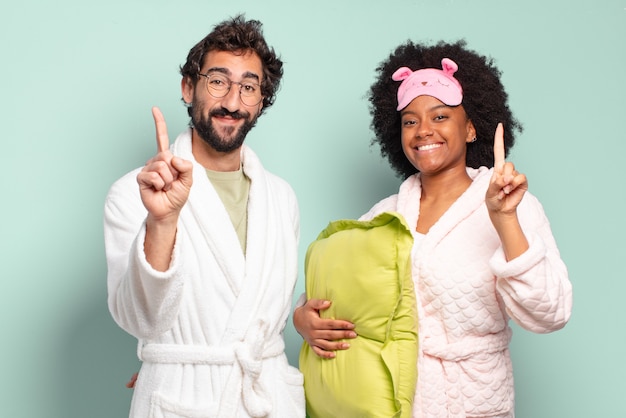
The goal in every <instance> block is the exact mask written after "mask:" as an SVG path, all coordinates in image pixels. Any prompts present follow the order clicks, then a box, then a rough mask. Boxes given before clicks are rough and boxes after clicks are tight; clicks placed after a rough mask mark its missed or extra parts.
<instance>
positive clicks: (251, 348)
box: [138, 333, 285, 418]
mask: <svg viewBox="0 0 626 418" xmlns="http://www.w3.org/2000/svg"><path fill="white" fill-rule="evenodd" d="M255 334H256V335H255ZM262 334H263V333H252V334H250V333H249V334H248V336H247V337H246V339H245V340H244V341H240V342H237V343H234V344H230V345H224V346H200V345H181V344H158V343H151V344H145V345H143V346H141V347H139V349H138V351H139V352H138V355H139V359H140V360H141V361H144V362H147V363H164V364H204V365H232V366H233V369H232V371H231V372H230V375H229V377H228V382H227V383H226V384H225V385H224V392H223V394H222V398H221V401H220V406H219V411H218V414H217V416H218V417H220V418H222V417H223V418H230V417H235V416H236V414H237V405H238V404H239V402H238V399H239V398H243V404H244V405H245V407H246V409H247V411H248V413H249V414H250V416H252V417H264V416H266V415H268V414H269V413H270V411H271V409H272V403H271V401H270V399H271V398H270V395H269V392H268V390H267V389H266V388H265V387H263V385H262V384H261V382H260V381H259V376H260V374H261V370H262V368H263V360H264V359H268V358H272V357H277V356H279V355H281V354H283V353H284V351H285V343H284V341H283V339H282V338H280V335H276V336H274V337H273V338H271V339H270V340H268V341H265V338H264V335H262Z"/></svg>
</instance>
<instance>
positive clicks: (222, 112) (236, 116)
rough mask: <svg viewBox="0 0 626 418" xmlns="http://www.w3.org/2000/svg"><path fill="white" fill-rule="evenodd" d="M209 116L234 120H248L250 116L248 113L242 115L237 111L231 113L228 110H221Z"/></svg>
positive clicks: (214, 111)
mask: <svg viewBox="0 0 626 418" xmlns="http://www.w3.org/2000/svg"><path fill="white" fill-rule="evenodd" d="M209 116H211V117H213V116H217V117H231V118H233V119H247V118H248V116H250V115H249V114H248V113H242V112H239V111H238V110H237V111H234V112H231V111H229V110H228V109H224V108H223V107H222V108H219V109H214V110H212V111H211V113H210V114H209Z"/></svg>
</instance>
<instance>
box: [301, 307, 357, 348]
mask: <svg viewBox="0 0 626 418" xmlns="http://www.w3.org/2000/svg"><path fill="white" fill-rule="evenodd" d="M330 304H331V302H330V301H329V300H322V299H309V300H308V301H307V302H306V304H304V306H301V307H299V308H296V310H295V311H294V313H293V324H294V326H295V328H296V331H298V333H299V334H300V335H301V336H302V338H304V340H305V341H306V342H307V343H308V344H309V346H311V348H312V349H313V352H314V353H315V354H317V355H318V356H320V357H323V358H329V359H330V358H335V356H336V353H335V351H337V350H347V349H348V348H350V344H349V343H347V342H345V341H340V340H344V339H351V338H356V332H354V324H353V323H351V322H349V321H343V320H340V319H323V318H321V317H320V311H321V310H324V309H328V308H329V307H330Z"/></svg>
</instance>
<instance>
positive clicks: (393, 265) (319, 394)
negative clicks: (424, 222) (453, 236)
mask: <svg viewBox="0 0 626 418" xmlns="http://www.w3.org/2000/svg"><path fill="white" fill-rule="evenodd" d="M412 246H413V236H412V235H411V231H410V229H409V227H408V226H407V224H406V221H405V220H404V218H402V216H401V215H399V214H397V213H390V212H386V213H383V214H381V215H379V216H377V217H376V218H374V219H372V220H371V221H356V220H339V221H335V222H331V223H330V224H329V225H328V227H327V228H326V229H324V230H323V231H322V232H321V233H320V235H319V236H318V237H317V240H316V241H314V242H313V243H311V245H310V246H309V248H308V250H307V254H306V258H305V281H306V293H307V299H312V298H315V299H328V300H331V301H332V305H331V307H330V308H329V309H327V310H324V311H320V315H321V316H322V318H334V319H345V320H348V321H351V322H353V323H354V324H355V331H356V333H357V334H358V336H357V338H355V339H351V340H349V343H350V348H349V349H348V350H345V351H338V352H337V356H336V357H335V358H334V359H323V358H320V357H318V356H317V355H316V354H315V353H314V352H313V350H312V349H311V347H310V346H309V345H308V344H307V343H306V342H304V344H303V345H302V348H301V350H300V370H301V371H302V373H303V374H304V389H305V394H306V403H307V414H308V416H309V417H311V418H331V417H332V418H335V417H341V418H351V417H359V418H360V417H376V418H384V417H406V418H410V417H411V412H412V411H411V410H412V404H413V397H414V396H415V385H416V380H417V346H418V342H417V307H416V302H415V292H414V289H413V280H412V277H411V248H412Z"/></svg>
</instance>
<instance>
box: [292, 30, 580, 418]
mask: <svg viewBox="0 0 626 418" xmlns="http://www.w3.org/2000/svg"><path fill="white" fill-rule="evenodd" d="M377 75H378V77H377V80H376V81H375V83H374V84H373V85H372V87H371V89H370V92H369V102H370V111H371V115H372V128H373V130H374V133H375V135H376V137H375V140H374V141H375V142H377V143H378V144H379V145H380V149H381V153H382V155H383V156H385V157H386V158H387V159H388V160H389V163H390V164H391V166H392V167H393V169H394V170H395V171H396V172H397V173H398V174H399V175H400V176H402V178H404V179H405V180H404V182H403V183H402V184H401V186H400V190H399V192H398V193H397V194H394V195H392V196H389V197H388V198H386V199H383V200H382V201H380V202H378V203H377V204H376V205H374V207H373V208H372V209H371V210H370V211H369V212H367V213H366V214H365V215H363V216H362V217H361V220H369V219H372V218H373V217H375V216H376V215H378V214H380V213H382V212H390V211H393V212H399V213H400V214H402V215H403V216H404V218H405V219H406V221H407V223H408V225H409V226H411V227H412V229H413V236H414V246H413V251H412V256H411V258H412V268H411V272H412V276H413V281H414V284H415V292H416V297H417V308H418V318H419V319H418V335H419V351H418V353H419V354H418V362H417V363H418V381H417V389H416V393H415V399H414V403H413V417H420V418H421V417H442V418H443V417H507V418H509V417H513V416H514V390H513V368H512V364H511V358H510V355H509V343H510V340H511V334H512V331H511V328H510V326H509V320H510V319H512V320H513V321H515V322H516V323H517V324H519V325H520V326H521V327H522V328H524V329H526V330H529V331H532V332H536V333H548V332H551V331H555V330H558V329H560V328H562V327H563V326H565V324H566V323H567V321H568V320H569V317H570V315H571V308H572V288H571V284H570V282H569V279H568V273H567V268H566V266H565V264H564V263H563V261H562V260H561V257H560V254H559V250H558V248H557V245H556V243H555V240H554V237H553V235H552V232H551V229H550V225H549V222H548V219H547V218H546V215H545V213H544V211H543V208H542V206H541V204H540V203H539V201H538V200H537V199H536V198H535V197H534V196H533V195H532V194H530V193H529V192H528V191H527V189H528V182H527V180H526V176H524V174H521V173H519V172H518V171H517V169H516V168H515V166H514V165H513V163H511V162H508V161H506V160H505V156H506V154H507V153H508V151H509V150H510V148H511V147H512V146H513V143H514V138H515V133H516V132H520V131H521V129H522V127H521V125H520V124H519V123H518V121H517V120H516V119H515V118H514V117H513V115H512V113H511V110H510V109H509V106H508V103H507V101H508V97H507V93H506V92H505V90H504V87H503V86H502V83H501V81H500V71H499V70H498V69H497V68H496V66H495V65H494V63H493V60H492V59H490V58H487V57H485V56H483V55H480V54H478V53H476V52H475V51H472V50H469V49H468V48H467V47H466V44H465V42H464V41H459V42H456V43H445V42H440V43H438V44H435V45H425V44H418V43H413V42H407V43H405V44H403V45H400V46H399V47H398V48H396V50H395V51H394V52H393V53H392V54H391V55H390V56H389V57H388V58H387V59H386V60H385V61H383V62H382V63H381V64H380V66H379V67H378V68H377ZM331 302H332V301H325V300H319V299H310V300H308V301H307V302H306V304H304V305H303V306H301V307H298V308H297V309H296V311H295V312H294V324H295V326H296V329H297V330H298V332H299V333H300V334H301V335H302V336H303V338H304V339H305V340H306V342H307V343H308V344H309V345H310V346H311V347H313V350H314V351H315V353H316V354H317V355H319V356H321V357H326V358H333V357H334V356H335V351H336V350H344V349H347V348H348V347H349V344H348V343H347V342H346V341H345V339H349V338H354V337H355V336H356V334H355V333H354V326H355V324H352V323H351V322H349V319H350V318H345V319H346V320H331V319H322V318H320V316H319V310H323V309H326V308H328V306H330V303H331ZM357 325H358V324H357ZM357 329H358V328H357Z"/></svg>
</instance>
